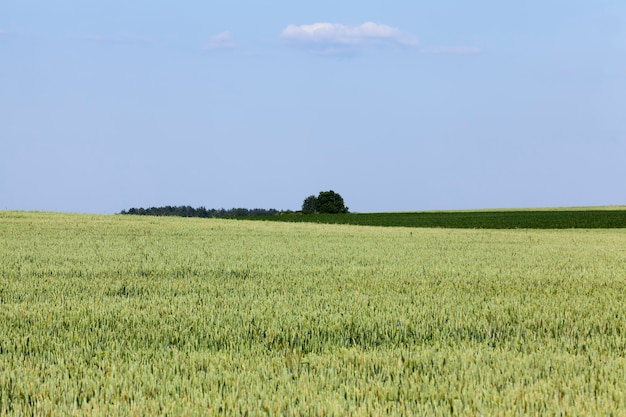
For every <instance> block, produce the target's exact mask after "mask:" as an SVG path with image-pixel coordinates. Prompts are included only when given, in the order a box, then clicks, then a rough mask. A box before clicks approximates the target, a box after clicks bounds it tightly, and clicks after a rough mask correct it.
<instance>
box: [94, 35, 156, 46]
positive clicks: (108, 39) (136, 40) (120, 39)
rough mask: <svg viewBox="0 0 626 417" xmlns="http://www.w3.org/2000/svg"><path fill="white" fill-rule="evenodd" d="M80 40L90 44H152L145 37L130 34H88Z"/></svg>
mask: <svg viewBox="0 0 626 417" xmlns="http://www.w3.org/2000/svg"><path fill="white" fill-rule="evenodd" d="M82 39H84V40H87V41H90V42H103V43H126V44H148V43H152V42H153V39H151V38H148V37H145V36H138V35H133V34H130V33H118V34H115V35H99V34H89V35H84V36H83V37H82Z"/></svg>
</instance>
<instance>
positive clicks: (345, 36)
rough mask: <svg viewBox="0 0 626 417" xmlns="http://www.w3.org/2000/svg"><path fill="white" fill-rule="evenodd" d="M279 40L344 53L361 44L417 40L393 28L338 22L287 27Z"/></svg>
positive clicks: (414, 42)
mask: <svg viewBox="0 0 626 417" xmlns="http://www.w3.org/2000/svg"><path fill="white" fill-rule="evenodd" d="M280 37H281V38H282V39H284V40H285V41H288V42H290V43H291V44H293V45H300V46H304V47H305V48H307V49H314V50H315V49H317V50H322V51H333V50H337V51H347V50H351V49H354V48H356V47H359V46H364V45H395V46H415V45H417V38H415V37H413V36H410V35H408V34H405V33H403V32H402V31H400V30H399V29H397V28H394V27H391V26H387V25H380V24H377V23H374V22H366V23H363V24H361V25H358V26H348V25H341V24H338V23H313V24H311V25H300V26H297V25H289V26H287V27H286V28H285V29H284V30H283V31H282V33H281V35H280Z"/></svg>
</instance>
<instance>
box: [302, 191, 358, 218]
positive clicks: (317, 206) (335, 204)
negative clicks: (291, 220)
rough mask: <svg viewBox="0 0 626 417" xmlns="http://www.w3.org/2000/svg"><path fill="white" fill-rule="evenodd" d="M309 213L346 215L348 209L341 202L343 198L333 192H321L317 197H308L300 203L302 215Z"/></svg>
mask: <svg viewBox="0 0 626 417" xmlns="http://www.w3.org/2000/svg"><path fill="white" fill-rule="evenodd" d="M311 213H331V214H337V213H348V207H346V205H345V204H344V202H343V197H341V196H340V195H339V194H337V193H336V192H334V191H333V190H330V191H322V192H320V193H319V195H318V196H317V197H315V196H314V195H310V196H308V197H307V198H306V199H305V200H304V202H303V203H302V214H311Z"/></svg>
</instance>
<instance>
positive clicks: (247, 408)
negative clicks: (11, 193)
mask: <svg viewBox="0 0 626 417" xmlns="http://www.w3.org/2000/svg"><path fill="white" fill-rule="evenodd" d="M625 248H626V232H625V231H624V230H622V229H608V228H607V229H561V230H528V229H518V230H491V229H449V228H413V229H407V228H403V227H366V226H351V225H329V224H312V223H280V222H257V221H233V220H217V219H185V218H174V217H141V216H121V215H116V216H95V215H67V214H52V213H27V212H6V211H5V212H0V415H3V416H4V415H6V416H13V415H51V416H67V415H103V416H104V415H106V416H117V415H119V416H128V415H190V416H202V415H244V414H247V415H251V416H254V415H315V416H319V415H336V416H341V415H541V416H544V415H589V416H598V415H623V413H624V410H626V395H625V393H626V251H625Z"/></svg>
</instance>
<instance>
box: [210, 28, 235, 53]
mask: <svg viewBox="0 0 626 417" xmlns="http://www.w3.org/2000/svg"><path fill="white" fill-rule="evenodd" d="M236 46H237V44H236V43H235V42H233V35H232V34H231V33H230V32H229V31H224V32H220V33H218V34H217V35H213V36H211V37H210V38H209V41H208V42H207V43H206V45H204V49H206V50H209V51H211V50H215V49H228V48H234V47H236Z"/></svg>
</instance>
